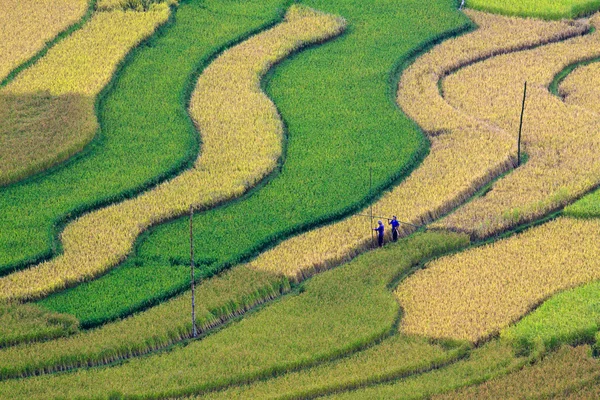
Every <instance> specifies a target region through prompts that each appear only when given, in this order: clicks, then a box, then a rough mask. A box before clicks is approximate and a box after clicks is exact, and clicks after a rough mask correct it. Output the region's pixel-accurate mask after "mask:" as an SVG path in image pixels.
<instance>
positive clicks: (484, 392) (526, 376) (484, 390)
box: [433, 346, 600, 399]
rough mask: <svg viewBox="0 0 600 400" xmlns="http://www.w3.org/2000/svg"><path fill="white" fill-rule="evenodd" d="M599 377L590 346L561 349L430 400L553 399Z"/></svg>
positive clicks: (597, 363) (598, 369) (599, 364)
mask: <svg viewBox="0 0 600 400" xmlns="http://www.w3.org/2000/svg"><path fill="white" fill-rule="evenodd" d="M599 377H600V363H599V362H598V360H597V359H596V358H594V357H592V352H591V349H590V346H580V347H576V348H573V347H570V346H564V347H562V348H561V349H559V350H558V351H557V352H555V353H553V354H550V355H548V356H547V357H545V358H544V359H542V360H540V361H538V362H536V363H535V364H533V365H527V366H525V367H524V368H523V369H521V370H519V371H515V372H512V373H510V374H506V375H503V376H500V377H497V378H495V379H491V380H489V381H487V382H484V383H481V384H479V385H474V386H471V387H468V388H464V389H461V390H457V391H454V392H449V393H447V394H445V395H442V396H434V397H433V399H499V398H504V399H515V398H520V399H529V398H554V396H557V397H561V395H562V394H563V393H565V392H568V391H570V390H572V389H577V388H578V387H579V386H581V385H585V384H586V383H589V382H590V381H593V380H596V379H598V378H599ZM561 398H562V397H561Z"/></svg>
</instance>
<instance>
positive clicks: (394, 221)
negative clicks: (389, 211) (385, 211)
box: [389, 215, 400, 242]
mask: <svg viewBox="0 0 600 400" xmlns="http://www.w3.org/2000/svg"><path fill="white" fill-rule="evenodd" d="M389 224H390V225H391V226H392V240H393V241H394V242H397V241H398V228H399V227H400V222H398V220H397V219H396V216H395V215H394V216H393V217H392V220H391V221H390V222H389Z"/></svg>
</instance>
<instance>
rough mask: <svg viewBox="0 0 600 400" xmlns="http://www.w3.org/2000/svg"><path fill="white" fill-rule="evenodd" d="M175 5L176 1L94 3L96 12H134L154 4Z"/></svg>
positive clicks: (101, 1) (118, 0) (144, 0)
mask: <svg viewBox="0 0 600 400" xmlns="http://www.w3.org/2000/svg"><path fill="white" fill-rule="evenodd" d="M162 3H165V4H169V5H171V4H177V0H99V1H98V2H97V3H96V10H99V11H107V10H135V11H147V10H148V9H150V8H152V6H153V5H154V4H162Z"/></svg>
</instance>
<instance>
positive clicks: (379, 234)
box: [373, 221, 385, 247]
mask: <svg viewBox="0 0 600 400" xmlns="http://www.w3.org/2000/svg"><path fill="white" fill-rule="evenodd" d="M377 224H378V225H377V228H375V229H373V230H374V231H377V243H379V247H382V246H383V232H384V230H385V227H384V226H383V222H381V221H377Z"/></svg>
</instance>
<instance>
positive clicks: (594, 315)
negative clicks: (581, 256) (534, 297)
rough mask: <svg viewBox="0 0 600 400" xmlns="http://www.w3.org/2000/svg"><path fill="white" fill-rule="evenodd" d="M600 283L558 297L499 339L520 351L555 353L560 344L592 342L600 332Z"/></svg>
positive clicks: (544, 303) (572, 290)
mask: <svg viewBox="0 0 600 400" xmlns="http://www.w3.org/2000/svg"><path fill="white" fill-rule="evenodd" d="M599 304H600V282H594V283H590V284H587V285H585V286H581V287H578V288H575V289H571V290H567V291H565V292H562V293H559V294H556V295H554V296H552V297H550V299H548V300H546V301H545V302H543V303H542V305H541V306H539V307H538V308H537V309H536V310H535V311H533V312H532V313H531V314H528V315H526V316H525V317H524V318H523V319H522V320H521V321H519V322H517V323H516V324H515V325H513V326H510V327H508V328H505V329H503V330H502V331H501V332H500V337H501V338H502V339H504V340H507V341H509V342H510V343H512V344H513V345H514V346H515V348H516V350H517V351H521V352H528V351H531V350H533V349H535V350H536V351H538V352H540V351H545V350H553V349H555V348H556V347H558V346H560V345H561V344H571V345H576V344H579V343H593V342H594V337H595V335H596V332H598V331H599V330H600V305H599Z"/></svg>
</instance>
